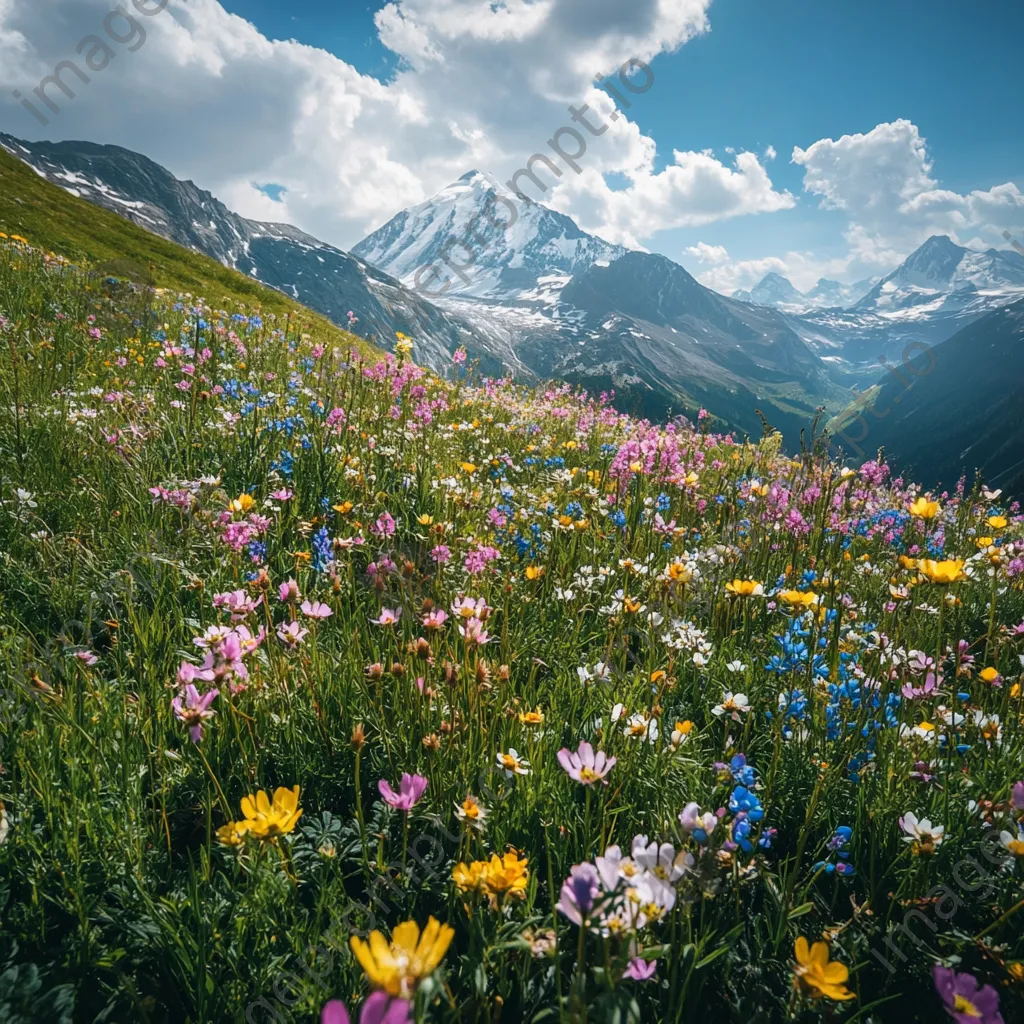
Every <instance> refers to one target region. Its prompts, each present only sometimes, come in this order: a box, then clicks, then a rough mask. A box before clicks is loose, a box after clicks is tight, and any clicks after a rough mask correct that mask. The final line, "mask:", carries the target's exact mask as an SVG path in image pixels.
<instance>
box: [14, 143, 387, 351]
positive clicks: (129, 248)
mask: <svg viewBox="0 0 1024 1024" xmlns="http://www.w3.org/2000/svg"><path fill="white" fill-rule="evenodd" d="M0 235H4V236H12V235H13V236H18V237H22V238H26V239H29V240H31V242H32V244H33V246H35V247H36V248H38V249H41V250H43V251H49V252H52V253H59V254H60V255H61V256H62V257H63V258H64V259H67V260H71V261H72V262H73V263H75V264H78V265H80V266H82V267H89V268H93V269H94V270H98V271H99V272H100V273H103V272H106V271H109V272H110V273H111V274H113V276H116V277H131V278H134V279H139V278H142V279H143V281H144V282H145V283H149V284H151V285H156V286H159V287H162V288H169V289H172V290H173V291H175V292H183V293H186V294H187V293H191V294H193V295H202V296H205V297H206V299H208V300H209V301H210V302H214V303H216V304H217V305H218V306H223V305H226V304H227V305H230V304H238V303H243V304H246V305H247V306H249V307H258V308H259V310H260V311H261V312H264V313H269V314H274V315H276V316H289V315H291V316H293V317H295V318H297V322H302V323H303V324H307V325H309V326H307V327H306V328H304V329H306V330H308V329H309V327H312V326H315V328H316V329H317V330H318V331H319V333H320V335H321V336H322V337H323V338H324V340H325V341H326V340H329V341H331V342H332V343H334V344H337V345H345V346H348V345H352V344H355V345H357V346H358V347H359V348H360V349H362V350H363V351H365V352H374V351H376V349H374V348H372V347H371V346H369V345H367V343H366V342H365V341H363V340H362V339H361V338H360V339H357V338H356V337H355V336H354V335H351V334H349V333H348V332H347V331H343V330H341V329H340V328H338V327H337V326H335V325H334V324H332V323H331V322H330V321H329V320H327V319H326V318H325V317H322V316H320V314H318V313H314V312H313V311H312V310H310V309H307V308H306V307H305V306H300V305H299V304H298V303H297V302H292V301H290V300H289V299H288V298H286V297H285V296H284V295H282V294H281V293H280V292H278V291H275V290H274V289H273V288H268V287H267V286H266V285H263V284H260V283H259V282H258V281H253V280H251V279H250V278H248V277H246V276H245V275H244V274H240V273H238V271H237V270H231V269H229V268H228V267H225V266H222V265H221V264H220V263H218V262H217V261H216V260H213V259H210V258H209V257H208V256H203V255H201V254H200V253H197V252H191V251H190V250H188V249H185V248H183V247H182V246H180V245H176V244H175V243H174V242H169V241H167V239H165V238H161V237H160V236H159V235H154V234H152V233H151V232H149V231H145V230H143V229H142V228H140V227H138V226H137V225H135V224H133V223H132V222H131V221H129V220H125V219H124V218H123V217H118V216H117V214H115V213H111V212H110V211H109V210H104V209H103V208H102V207H99V206H94V205H93V204H92V203H88V202H86V201H85V200H84V199H78V198H77V197H76V196H73V195H71V194H70V193H68V192H66V191H65V190H64V189H62V188H58V187H57V186H56V185H53V184H51V183H50V182H48V181H47V180H46V179H45V178H43V177H41V176H40V175H38V174H36V172H35V171H33V170H32V168H31V167H29V166H28V165H27V164H24V163H22V162H21V161H20V160H18V159H17V158H15V157H13V156H11V154H10V153H8V152H7V151H6V150H5V149H3V148H0Z"/></svg>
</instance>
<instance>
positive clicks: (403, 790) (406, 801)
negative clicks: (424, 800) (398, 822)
mask: <svg viewBox="0 0 1024 1024" xmlns="http://www.w3.org/2000/svg"><path fill="white" fill-rule="evenodd" d="M377 788H378V789H379V790H380V795H381V796H382V797H384V802H385V803H386V804H389V805H390V806H391V807H394V808H395V809H396V810H399V811H411V810H412V809H413V808H414V807H415V806H416V805H417V804H418V803H419V802H420V797H422V796H423V794H424V792H425V791H426V788H427V780H426V779H425V778H424V777H423V776H422V775H410V774H409V773H408V772H405V773H404V774H403V775H402V781H401V782H400V783H399V784H398V792H397V793H396V792H395V791H394V790H393V789H392V788H391V783H389V782H388V781H387V779H381V780H380V782H378V783H377Z"/></svg>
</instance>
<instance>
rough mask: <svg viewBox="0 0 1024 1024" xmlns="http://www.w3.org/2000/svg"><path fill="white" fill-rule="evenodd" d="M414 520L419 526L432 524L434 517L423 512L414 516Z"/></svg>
mask: <svg viewBox="0 0 1024 1024" xmlns="http://www.w3.org/2000/svg"><path fill="white" fill-rule="evenodd" d="M416 522H417V523H419V524H420V526H433V525H434V517H433V516H428V515H427V513H426V512H424V513H423V515H421V516H417V517H416Z"/></svg>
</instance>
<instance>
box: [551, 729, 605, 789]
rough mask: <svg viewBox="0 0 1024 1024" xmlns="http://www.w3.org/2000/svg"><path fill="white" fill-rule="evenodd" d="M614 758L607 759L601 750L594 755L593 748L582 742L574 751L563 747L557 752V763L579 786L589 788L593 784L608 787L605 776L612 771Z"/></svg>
mask: <svg viewBox="0 0 1024 1024" xmlns="http://www.w3.org/2000/svg"><path fill="white" fill-rule="evenodd" d="M615 761H616V758H614V757H608V756H607V755H606V754H605V752H604V751H603V750H599V751H597V753H596V754H595V753H594V748H593V747H592V746H591V745H590V744H589V743H587V741H586V740H584V741H583V742H582V743H581V744H580V745H579V748H578V749H577V750H575V751H572V750H569V749H568V748H567V747H563V748H562V749H561V750H560V751H559V752H558V763H559V764H560V765H561V766H562V767H563V768H564V769H565V770H566V771H567V772H568V773H569V778H571V779H575V780H576V781H577V782H579V783H580V784H581V785H584V786H590V785H593V783H595V782H603V783H604V785H606V786H607V785H608V780H607V779H606V778H605V776H606V775H607V774H608V773H609V772H610V771H611V770H612V766H613V765H614V764H615Z"/></svg>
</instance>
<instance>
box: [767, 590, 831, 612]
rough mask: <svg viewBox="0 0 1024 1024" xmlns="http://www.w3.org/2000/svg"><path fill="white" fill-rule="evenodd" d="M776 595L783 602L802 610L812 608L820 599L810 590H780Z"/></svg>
mask: <svg viewBox="0 0 1024 1024" xmlns="http://www.w3.org/2000/svg"><path fill="white" fill-rule="evenodd" d="M777 596H778V598H779V600H780V601H781V602H782V603H783V604H787V605H789V606H790V607H791V608H802V609H803V610H804V611H807V610H808V609H809V608H814V607H815V606H816V605H817V603H818V601H820V600H821V598H819V597H818V595H817V594H815V593H814V592H813V591H811V590H780V591H779V593H778V595H777Z"/></svg>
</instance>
